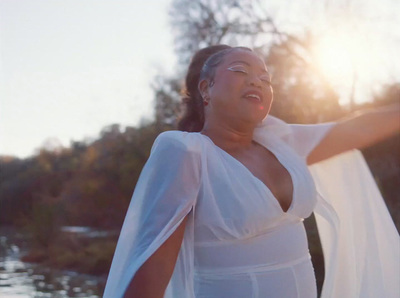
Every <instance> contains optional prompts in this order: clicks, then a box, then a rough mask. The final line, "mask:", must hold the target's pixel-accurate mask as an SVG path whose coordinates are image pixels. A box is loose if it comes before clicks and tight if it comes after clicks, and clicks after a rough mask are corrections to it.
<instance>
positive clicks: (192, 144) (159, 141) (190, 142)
mask: <svg viewBox="0 0 400 298" xmlns="http://www.w3.org/2000/svg"><path fill="white" fill-rule="evenodd" d="M201 142H202V138H201V135H200V133H196V132H186V131H179V130H169V131H165V132H162V133H160V134H159V135H158V137H157V138H156V140H155V141H154V145H153V149H154V148H155V147H157V146H163V147H164V146H167V147H169V148H171V149H180V150H183V151H188V152H200V150H201V147H202V146H201ZM153 149H152V151H153Z"/></svg>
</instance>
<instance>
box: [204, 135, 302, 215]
mask: <svg viewBox="0 0 400 298" xmlns="http://www.w3.org/2000/svg"><path fill="white" fill-rule="evenodd" d="M198 134H200V135H202V136H204V137H205V138H206V139H208V140H209V142H210V143H211V144H212V145H213V146H214V147H216V148H217V150H218V151H219V152H220V153H221V154H223V155H224V156H226V157H227V158H229V159H230V160H232V161H233V162H234V163H235V164H237V165H238V166H239V167H240V168H242V169H243V170H244V171H245V172H247V175H249V176H250V177H252V179H253V180H254V181H256V183H257V184H259V185H261V187H262V188H263V189H264V190H265V191H266V192H267V193H268V194H269V195H270V196H271V197H272V198H273V201H274V202H275V204H276V205H277V207H278V208H279V209H280V211H282V213H285V214H287V213H289V212H290V211H291V210H292V209H293V205H294V201H295V195H296V187H295V179H294V177H295V175H293V173H292V170H291V168H290V167H288V166H287V165H286V164H285V163H284V162H282V159H281V157H280V155H279V154H276V152H275V151H274V150H273V149H270V148H269V146H268V147H267V146H266V145H265V144H262V143H259V142H258V141H256V140H254V139H253V142H255V143H256V144H258V145H259V146H261V147H263V148H264V149H266V150H267V151H269V152H270V153H271V154H272V155H273V156H274V157H275V158H276V160H277V161H278V162H279V163H280V165H281V166H282V167H283V168H284V169H285V170H286V171H287V172H288V174H289V177H290V180H291V183H292V188H293V191H292V195H291V200H290V204H289V207H288V208H287V209H286V210H284V209H283V207H282V205H281V203H280V202H279V200H278V199H277V197H276V196H275V195H274V193H273V192H272V191H271V189H270V188H269V187H268V186H267V185H266V184H265V183H264V182H263V181H262V180H261V179H260V178H258V177H257V176H256V175H254V174H253V172H251V171H250V170H249V169H248V168H247V167H246V166H245V165H244V164H243V163H242V162H241V161H240V160H238V159H236V158H235V157H233V156H232V155H230V154H229V153H228V152H226V151H225V150H223V149H222V148H220V147H218V146H217V145H215V143H214V142H213V140H212V139H211V138H210V137H209V136H207V135H205V134H202V133H200V132H199V133H198Z"/></svg>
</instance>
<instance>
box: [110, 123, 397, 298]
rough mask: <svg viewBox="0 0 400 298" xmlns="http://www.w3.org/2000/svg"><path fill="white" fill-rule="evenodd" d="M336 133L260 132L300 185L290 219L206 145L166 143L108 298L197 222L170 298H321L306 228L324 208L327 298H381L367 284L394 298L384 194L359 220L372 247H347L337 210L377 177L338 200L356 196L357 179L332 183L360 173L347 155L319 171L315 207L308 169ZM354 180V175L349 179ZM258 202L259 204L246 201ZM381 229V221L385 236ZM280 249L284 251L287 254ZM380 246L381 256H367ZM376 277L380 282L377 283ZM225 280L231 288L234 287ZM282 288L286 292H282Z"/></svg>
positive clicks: (160, 143) (148, 171) (143, 189)
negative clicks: (176, 235) (349, 165)
mask: <svg viewBox="0 0 400 298" xmlns="http://www.w3.org/2000/svg"><path fill="white" fill-rule="evenodd" d="M333 125H334V124H333V123H329V124H323V125H288V124H286V123H284V122H282V121H280V120H278V119H276V118H273V117H270V116H269V117H268V118H267V120H266V121H264V122H263V123H262V124H261V125H260V127H258V128H257V129H256V131H255V134H254V140H255V141H256V142H258V143H259V144H261V145H262V146H264V147H265V148H267V149H268V150H270V151H271V152H272V153H273V154H274V155H275V156H276V157H277V158H278V160H279V161H280V162H281V163H282V164H283V166H284V167H286V169H287V170H288V172H289V173H290V175H291V178H292V181H293V184H294V193H293V200H292V204H291V206H290V208H289V210H288V211H287V212H283V210H282V209H281V207H280V206H279V203H278V202H277V200H276V199H275V198H274V197H273V195H272V193H271V192H270V191H269V190H268V189H267V187H266V186H265V185H264V184H263V183H262V182H261V181H259V180H257V179H256V178H255V177H254V176H252V175H251V173H250V172H249V171H248V170H247V169H246V168H245V167H244V166H243V165H241V164H240V163H239V162H238V161H236V160H234V159H233V158H232V157H231V156H229V155H228V154H227V153H225V152H223V150H222V149H219V148H218V147H217V146H215V145H214V144H213V143H212V141H211V140H210V139H208V138H207V137H205V136H203V135H200V134H197V133H182V132H168V133H163V134H161V135H160V136H159V137H158V138H157V140H156V142H155V144H154V146H153V148H152V152H151V156H150V158H149V161H148V162H147V163H146V166H145V167H144V169H143V171H142V174H141V176H140V179H139V181H138V183H137V186H136V189H135V192H134V195H133V197H132V200H131V204H130V207H129V209H128V212H127V216H126V219H125V222H124V225H123V228H122V230H121V235H120V239H119V241H118V245H117V249H116V252H115V255H114V259H113V263H112V266H111V269H110V274H109V277H108V281H107V285H106V289H105V293H104V297H106V298H107V297H112V298H115V297H122V296H123V295H124V292H125V290H126V288H127V286H128V285H129V283H130V281H131V279H132V277H133V276H134V275H135V273H136V271H137V270H138V269H139V268H140V266H141V265H142V264H143V263H144V262H145V261H146V260H147V259H148V258H149V257H150V256H151V255H152V254H153V253H154V252H155V251H156V250H157V249H158V248H159V247H160V246H161V245H162V243H164V241H165V240H166V239H167V238H168V237H169V236H170V235H171V234H172V233H173V232H174V231H175V230H176V228H177V227H178V226H179V224H180V223H181V222H182V220H183V218H184V217H185V216H188V221H187V226H186V229H185V234H184V239H183V243H182V247H181V249H180V252H179V255H178V260H177V263H176V266H175V269H174V272H173V275H172V278H171V281H170V282H169V284H168V287H167V291H166V293H165V297H166V298H173V297H174V298H177V297H182V298H183V297H184V298H191V297H193V298H194V297H196V298H197V297H266V294H265V293H267V292H266V291H268V289H265V290H264V289H263V285H267V284H269V285H268V287H270V288H269V289H270V290H271V289H275V288H274V287H277V288H276V291H278V292H277V293H278V294H276V297H293V295H296V296H297V295H298V297H315V295H316V294H315V293H314V290H313V287H315V285H313V283H314V284H315V280H313V279H312V278H311V277H312V273H313V272H312V267H310V264H311V262H310V260H309V255H308V249H307V243H306V238H305V233H304V228H303V224H302V219H303V218H305V217H308V216H309V215H310V213H311V211H312V210H313V208H314V207H315V204H317V205H316V206H317V207H316V211H318V215H317V221H318V227H319V231H320V234H321V239H322V240H321V241H322V244H323V249H324V257H325V263H326V272H327V273H326V280H325V283H324V289H323V295H324V296H323V297H374V296H373V295H372V296H367V295H364V292H363V289H364V288H365V287H366V284H368V287H367V288H366V289H371V288H373V289H374V290H375V292H372V293H376V292H379V293H383V294H382V295H380V296H381V297H395V296H393V295H395V293H396V291H398V289H397V288H396V285H395V282H396V277H393V276H398V275H393V276H392V274H395V270H394V269H393V268H394V266H395V264H396V263H393V262H396V259H395V258H396V255H397V258H398V235H397V233H396V232H395V231H393V229H387V227H390V224H391V225H392V226H393V223H391V219H390V216H389V217H388V213H387V211H386V213H385V210H386V209H385V206H384V204H383V203H382V199H381V197H380V196H379V192H376V191H375V192H374V193H373V194H371V195H370V196H369V198H368V203H366V204H375V205H371V208H362V212H358V213H357V216H361V218H357V220H356V222H357V225H358V226H363V225H364V226H365V225H367V228H366V229H367V230H370V229H375V228H376V229H377V230H376V232H375V233H368V237H358V238H360V239H359V240H360V241H357V242H344V241H342V237H344V235H345V234H346V232H348V229H350V228H347V225H348V223H347V222H346V220H348V218H349V217H350V218H351V217H352V216H353V213H351V212H350V214H348V213H346V212H347V211H348V210H347V207H343V206H344V204H343V203H342V202H341V203H338V204H339V208H337V206H336V205H335V204H334V203H332V202H334V201H335V202H336V197H337V196H338V195H340V196H342V195H343V196H344V197H341V200H343V201H345V202H347V201H348V200H350V201H354V200H356V197H357V198H361V199H364V198H363V197H365V194H364V193H363V192H361V193H360V192H358V193H357V190H358V191H360V190H362V189H363V185H364V183H365V181H367V182H366V183H368V184H369V183H372V184H373V183H374V182H373V181H371V180H368V177H369V178H370V174H369V170H368V168H366V167H365V165H364V167H362V166H360V167H359V166H357V169H359V171H354V172H353V174H354V175H355V176H357V177H358V178H354V179H358V180H355V182H354V183H355V184H357V183H358V185H359V187H358V188H355V192H350V193H344V192H337V193H336V192H335V191H334V190H335V188H336V184H343V187H342V188H343V189H345V190H347V186H346V185H347V184H348V183H349V181H350V180H348V179H350V176H349V177H347V176H346V177H345V178H344V179H342V180H340V179H332V174H331V173H335V174H334V175H336V174H338V173H339V175H340V170H337V171H339V172H331V171H334V169H342V170H343V165H345V164H347V163H348V162H349V161H348V160H349V159H350V160H352V161H353V160H355V164H358V163H360V162H362V159H361V160H360V158H358V160H356V159H357V158H355V157H354V156H351V157H349V156H348V155H346V156H345V157H346V158H344V156H341V157H339V158H336V159H335V160H333V161H332V162H333V165H332V166H331V165H330V163H323V164H321V167H319V165H318V166H313V167H312V173H313V175H314V179H315V180H316V182H317V189H318V191H319V194H320V195H319V196H318V202H317V201H316V197H317V196H316V194H317V192H316V189H315V186H314V183H313V181H312V178H311V175H310V173H309V172H308V171H307V169H306V167H305V162H304V161H305V159H306V157H307V155H308V154H309V152H310V151H311V150H312V149H313V148H314V147H315V146H316V145H317V144H318V143H319V142H320V140H321V139H322V138H323V137H324V136H325V135H326V133H328V131H329V130H330V129H331V127H332V126H333ZM335 167H337V168H335ZM331 168H332V169H331ZM325 169H327V170H325ZM230 171H231V172H230ZM346 174H349V175H350V173H349V171H347V172H346ZM368 174H369V176H368ZM360 175H361V176H360ZM365 179H366V180H365ZM351 181H353V180H351ZM224 183H226V185H224ZM249 195H250V198H251V200H249V199H248V198H247V197H246V196H249ZM349 195H351V197H350V198H349ZM376 195H378V199H376ZM224 197H225V201H224ZM243 199H246V200H245V201H243ZM359 202H362V201H359ZM376 206H380V207H379V208H376ZM342 209H345V210H344V211H346V212H342V211H343V210H342ZM266 211H267V213H266ZM356 211H359V209H357V210H356ZM369 212H370V213H371V214H370V213H369ZM266 214H267V215H268V216H265V215H266ZM364 218H366V219H364ZM376 221H380V223H378V226H375V223H376ZM382 228H384V233H383V231H382ZM351 229H354V233H355V234H354V233H353V234H350V235H347V236H346V237H354V235H359V232H358V231H359V230H356V229H355V228H353V227H352V228H351ZM195 231H196V232H195ZM352 231H353V230H352ZM360 231H361V230H360ZM364 232H365V230H364ZM381 232H382V233H381ZM393 232H395V234H393ZM286 238H287V239H286ZM387 238H388V239H391V240H390V241H391V242H390V244H392V245H393V246H392V249H389V247H390V244H387V245H386V244H385V245H383V246H382V243H383V242H385V241H387V240H385V239H387ZM280 241H281V242H282V241H283V242H282V243H281V244H282V245H283V246H279V244H280ZM288 241H292V242H293V241H294V242H293V245H287V244H288V243H290V242H288ZM371 243H374V245H375V248H373V249H369V250H367V249H366V248H367V247H368V246H369V245H370V244H371ZM378 244H379V245H378ZM354 245H357V246H356V247H355V246H354ZM396 245H397V247H396ZM382 247H383V248H382ZM396 248H397V251H396ZM266 249H270V251H266ZM355 249H357V252H358V254H355ZM261 252H264V254H262V253H261ZM359 252H362V254H361V253H359ZM355 255H357V258H355ZM268 257H270V258H268ZM342 257H343V258H344V259H339V258H342ZM348 260H352V261H354V262H349V261H348ZM366 260H368V261H366ZM397 260H398V259H397ZM392 261H393V262H392ZM360 264H361V265H360ZM349 267H351V268H352V269H351V270H349ZM378 269H379V272H377V271H376V270H378ZM371 271H375V273H374V274H372V275H371ZM272 272H274V274H273V275H272V276H271V277H269V276H268V274H269V273H272ZM344 272H346V273H347V274H348V275H346V276H345V275H344V274H343V273H344ZM225 276H229V277H230V278H229V279H228V280H227V279H226V278H225ZM279 276H281V280H279ZM309 276H310V278H309ZM347 276H348V277H347ZM302 277H304V278H306V279H303V280H302V279H301V278H302ZM364 277H365V278H364ZM375 277H379V278H375ZM235 278H236V280H235ZM276 278H278V280H277V279H276ZM290 278H293V280H292V281H291V279H290ZM349 279H350V280H349ZM226 282H228V283H226ZM281 284H284V286H282V287H280V285H281ZM287 284H288V285H289V286H287ZM310 284H311V285H310ZM219 285H225V286H224V287H223V288H222V289H221V290H220V291H221V292H220V293H219V294H217V295H215V296H212V295H211V294H210V293H211V292H208V293H207V289H206V286H210V289H212V291H215V290H216V289H217V290H219V289H218V288H217V287H218V286H219ZM229 290H231V291H232V293H228V291H229ZM240 291H242V292H240ZM246 291H247V292H246ZM263 291H264V292H263ZM274 291H275V290H274ZM279 291H282V292H279ZM290 291H293V292H290ZM246 293H247V294H246ZM248 293H251V295H248ZM269 293H270V292H269ZM279 293H281V295H280V296H279ZM290 293H292V294H290ZM293 293H294V294H293ZM385 294H387V295H386V296H385ZM224 295H225V296H224ZM232 295H236V296H232ZM339 295H340V296H339ZM390 295H392V296H390ZM268 297H270V295H268ZM271 297H272V296H271Z"/></svg>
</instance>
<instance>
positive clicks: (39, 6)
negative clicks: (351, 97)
mask: <svg viewBox="0 0 400 298" xmlns="http://www.w3.org/2000/svg"><path fill="white" fill-rule="evenodd" d="M170 2H171V0H147V1H139V0H131V1H122V0H82V1H78V0H35V1H33V0H0V54H1V56H0V155H14V156H17V157H21V158H24V157H27V156H29V155H32V154H34V153H35V152H37V150H38V149H39V148H41V147H43V146H44V145H46V146H50V145H51V146H54V145H62V146H66V147H67V146H69V144H70V142H71V140H74V141H82V140H85V139H86V140H90V139H95V138H96V137H98V135H99V132H100V131H101V129H102V128H104V127H105V126H107V125H110V124H113V123H119V124H121V125H122V126H127V125H130V126H135V125H138V124H139V123H140V122H141V121H143V120H144V119H151V118H152V113H153V97H154V96H153V92H152V90H151V87H150V86H151V82H152V80H154V77H155V76H156V75H157V74H162V75H168V74H171V75H172V74H174V70H175V69H176V65H177V59H176V56H175V54H174V51H173V35H172V30H171V28H170V26H169V23H168V14H167V11H168V7H169V4H170ZM265 2H268V3H269V4H268V5H269V9H270V10H271V12H273V13H274V14H275V16H276V20H277V23H278V25H279V26H280V28H282V29H285V30H289V31H290V30H293V31H296V30H298V28H299V26H298V24H308V26H309V27H313V26H314V30H315V31H316V32H317V33H318V34H319V35H321V36H324V35H327V36H328V35H329V34H330V33H329V30H330V29H328V28H327V27H326V26H327V24H335V26H333V27H331V28H336V29H337V28H338V27H340V26H338V25H337V24H338V23H339V24H343V22H342V21H341V19H340V18H339V17H337V16H336V15H335V13H337V14H338V15H343V10H342V8H341V7H340V5H339V6H337V8H338V10H335V9H330V11H331V15H330V16H329V22H328V21H327V19H326V17H327V16H326V15H323V17H322V18H323V19H319V18H318V17H316V13H315V11H316V9H317V7H316V3H322V2H323V3H325V5H327V3H328V4H329V3H336V5H337V3H340V2H342V3H346V2H349V1H344V0H337V1H335V2H333V1H322V2H321V1H313V0H302V1H300V2H301V5H300V4H298V3H300V2H299V1H288V0H282V1H274V0H271V1H265ZM351 2H352V3H356V4H357V3H358V6H357V5H355V6H354V7H349V8H348V9H349V11H351V10H353V11H352V13H353V15H359V16H360V18H363V20H362V22H358V23H357V24H359V23H362V24H364V25H363V27H361V29H360V26H358V27H357V26H356V27H354V26H353V27H351V26H350V25H348V24H345V26H344V28H345V30H348V31H354V32H356V33H357V34H358V35H359V36H361V35H362V36H364V37H365V38H364V39H365V42H366V43H365V44H366V46H364V49H365V50H363V51H362V52H363V53H364V54H365V55H364V56H365V57H367V58H366V59H369V57H371V56H372V55H378V56H376V57H379V59H374V60H376V61H377V63H375V64H374V63H372V62H371V61H372V60H373V59H372V58H371V61H368V62H362V64H366V65H368V68H365V71H364V70H363V69H361V70H363V71H362V73H363V75H362V76H361V78H360V80H361V81H362V80H363V78H364V77H365V79H364V80H365V82H364V84H368V88H367V89H371V88H372V87H373V86H374V84H373V83H368V82H377V84H378V86H380V84H381V82H384V81H385V80H386V81H388V80H389V81H390V80H397V81H400V65H399V62H398V61H400V59H398V54H397V53H398V52H400V50H399V49H400V47H399V44H400V28H399V23H398V21H397V18H398V15H400V1H398V0H363V1H361V0H353V1H351ZM296 3H297V4H296ZM319 6H320V9H323V8H321V5H319ZM283 8H284V9H283ZM354 10H357V11H356V12H355V11H354ZM299 12H301V13H299ZM354 12H355V13H354ZM342 27H343V26H342ZM349 28H351V29H350V30H349ZM363 30H364V31H363ZM331 31H332V30H331ZM336 31H337V30H336ZM365 32H367V33H365ZM374 44H375V45H379V46H378V47H377V46H373V45H374ZM371 49H372V50H373V52H368V51H372V50H371ZM396 57H397V58H396ZM342 60H343V59H342ZM340 77H342V78H343V77H344V76H343V75H341V76H340ZM348 81H349V80H348V79H347V83H349V82H348ZM336 84H337V87H338V90H339V93H341V90H342V91H343V90H345V91H346V90H347V91H348V88H349V86H346V82H340V81H337V82H336ZM360 84H361V83H360ZM371 86H372V87H371ZM342 87H343V88H342ZM360 87H361V88H360V89H363V88H362V86H361V85H360ZM346 88H347V89H346ZM364 89H365V88H364ZM372 89H373V88H372ZM372 89H371V90H372ZM347 91H346V92H347ZM346 92H344V91H343V92H342V96H343V97H345V96H346V95H345V94H346ZM361 95H362V93H361Z"/></svg>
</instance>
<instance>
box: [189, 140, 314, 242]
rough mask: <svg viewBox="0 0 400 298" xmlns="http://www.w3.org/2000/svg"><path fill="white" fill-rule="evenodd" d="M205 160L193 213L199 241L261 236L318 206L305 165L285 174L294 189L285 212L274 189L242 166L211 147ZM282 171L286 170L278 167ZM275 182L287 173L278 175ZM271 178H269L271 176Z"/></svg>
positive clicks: (289, 168)
mask: <svg viewBox="0 0 400 298" xmlns="http://www.w3.org/2000/svg"><path fill="white" fill-rule="evenodd" d="M207 153H208V154H207V156H206V158H204V159H203V161H202V186H201V190H200V193H199V199H198V201H197V205H196V211H195V225H196V227H197V232H198V234H197V236H198V237H196V238H198V239H200V240H201V241H203V240H204V241H207V239H208V240H209V239H237V238H243V237H248V236H252V235H257V234H259V233H261V232H263V231H266V230H268V229H272V228H274V227H276V226H279V225H281V224H283V223H284V222H286V221H293V220H300V219H301V218H304V217H308V216H309V215H310V214H311V212H312V210H313V208H314V205H315V201H316V199H315V187H314V183H313V181H312V178H311V176H310V174H309V173H308V170H307V168H306V166H305V165H304V164H301V162H299V161H297V162H293V161H292V162H289V164H290V165H288V164H286V165H285V167H284V171H285V172H286V173H284V174H286V178H285V179H289V180H290V182H289V183H290V184H292V189H291V190H290V191H288V192H287V193H288V194H289V195H291V197H292V198H291V201H290V204H289V205H288V208H287V210H286V209H282V206H281V204H280V202H279V201H278V200H277V198H276V197H275V195H274V193H275V194H276V193H277V191H276V189H274V191H275V192H273V191H271V189H270V188H269V187H268V186H267V185H266V184H265V183H264V182H263V181H262V180H261V179H260V178H262V177H260V178H258V177H256V176H255V175H254V174H253V173H252V172H251V171H250V169H248V168H247V167H246V166H245V165H244V164H242V163H241V162H239V161H238V160H236V159H235V158H233V157H232V156H230V155H229V154H227V153H226V152H223V151H222V150H221V149H216V148H209V150H208V152H207ZM280 170H282V169H280ZM275 175H276V177H274V178H276V179H275V180H273V179H272V180H269V181H270V182H271V183H272V181H274V182H276V183H283V182H282V181H281V182H280V181H279V180H280V179H279V178H281V177H285V175H278V174H276V173H275ZM269 178H270V177H269Z"/></svg>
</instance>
